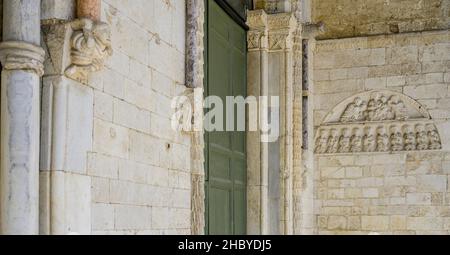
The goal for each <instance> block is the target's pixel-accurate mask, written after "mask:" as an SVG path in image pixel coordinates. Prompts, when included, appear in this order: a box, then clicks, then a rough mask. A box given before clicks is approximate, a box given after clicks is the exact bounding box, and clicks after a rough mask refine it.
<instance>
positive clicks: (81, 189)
mask: <svg viewBox="0 0 450 255" xmlns="http://www.w3.org/2000/svg"><path fill="white" fill-rule="evenodd" d="M91 202H92V199H91V177H88V176H83V175H78V174H70V173H66V174H65V200H64V203H65V215H64V217H65V219H66V220H65V227H66V231H67V232H66V234H68V233H79V234H82V235H88V234H90V233H91Z"/></svg>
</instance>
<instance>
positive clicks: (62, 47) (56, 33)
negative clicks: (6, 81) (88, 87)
mask: <svg viewBox="0 0 450 255" xmlns="http://www.w3.org/2000/svg"><path fill="white" fill-rule="evenodd" d="M44 41H45V43H46V46H47V50H48V51H49V55H50V59H49V60H50V62H51V64H50V65H49V66H46V68H48V69H49V73H50V74H59V75H63V74H64V75H66V76H67V77H68V78H70V79H73V80H76V81H78V82H81V83H87V78H88V75H89V73H91V72H97V71H100V70H101V69H102V68H103V66H104V61H105V60H106V59H107V58H108V57H109V56H111V55H112V47H111V31H110V27H109V25H108V24H107V23H104V22H98V21H93V20H90V19H86V18H82V19H77V20H74V21H71V22H67V23H61V24H53V25H49V26H48V27H46V28H45V29H44Z"/></svg>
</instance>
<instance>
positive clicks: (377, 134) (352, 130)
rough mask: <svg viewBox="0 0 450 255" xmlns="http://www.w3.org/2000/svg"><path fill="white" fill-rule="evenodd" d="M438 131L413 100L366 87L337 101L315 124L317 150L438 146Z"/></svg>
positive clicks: (422, 149)
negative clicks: (321, 122)
mask: <svg viewBox="0 0 450 255" xmlns="http://www.w3.org/2000/svg"><path fill="white" fill-rule="evenodd" d="M441 148H442V144H441V139H440V135H439V132H438V130H437V128H436V125H435V124H434V121H433V120H432V119H431V117H430V114H429V113H428V112H427V111H426V110H425V108H424V107H423V106H422V105H420V104H419V103H418V102H417V101H415V100H413V99H412V98H410V97H407V96H406V95H403V94H400V93H397V92H393V91H370V92H365V93H362V94H358V95H355V96H353V97H350V98H348V99H346V100H344V101H343V102H342V103H340V104H339V105H337V106H336V107H335V108H334V109H333V110H332V111H331V112H330V113H329V114H328V116H327V117H326V118H325V121H324V123H323V124H322V125H321V126H320V127H319V128H318V131H317V135H316V142H315V152H316V153H317V154H336V153H367V152H395V151H424V150H440V149H441Z"/></svg>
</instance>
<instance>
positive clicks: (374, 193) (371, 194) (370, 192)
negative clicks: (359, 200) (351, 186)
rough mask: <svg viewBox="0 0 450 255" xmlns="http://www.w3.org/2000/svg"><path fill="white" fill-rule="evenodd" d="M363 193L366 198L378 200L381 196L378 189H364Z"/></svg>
mask: <svg viewBox="0 0 450 255" xmlns="http://www.w3.org/2000/svg"><path fill="white" fill-rule="evenodd" d="M362 192H363V197H364V198H378V197H379V195H380V194H379V191H378V189H376V188H368V189H363V190H362Z"/></svg>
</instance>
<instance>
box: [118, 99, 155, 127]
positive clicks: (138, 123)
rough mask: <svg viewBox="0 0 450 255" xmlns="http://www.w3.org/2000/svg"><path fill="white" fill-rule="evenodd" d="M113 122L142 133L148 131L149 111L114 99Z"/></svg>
mask: <svg viewBox="0 0 450 255" xmlns="http://www.w3.org/2000/svg"><path fill="white" fill-rule="evenodd" d="M114 123H116V124H119V125H121V126H123V127H128V128H131V129H135V130H137V131H140V132H143V133H150V112H149V111H145V110H141V109H139V108H137V107H136V106H134V105H132V104H129V103H127V102H125V101H121V100H118V99H116V100H114Z"/></svg>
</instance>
